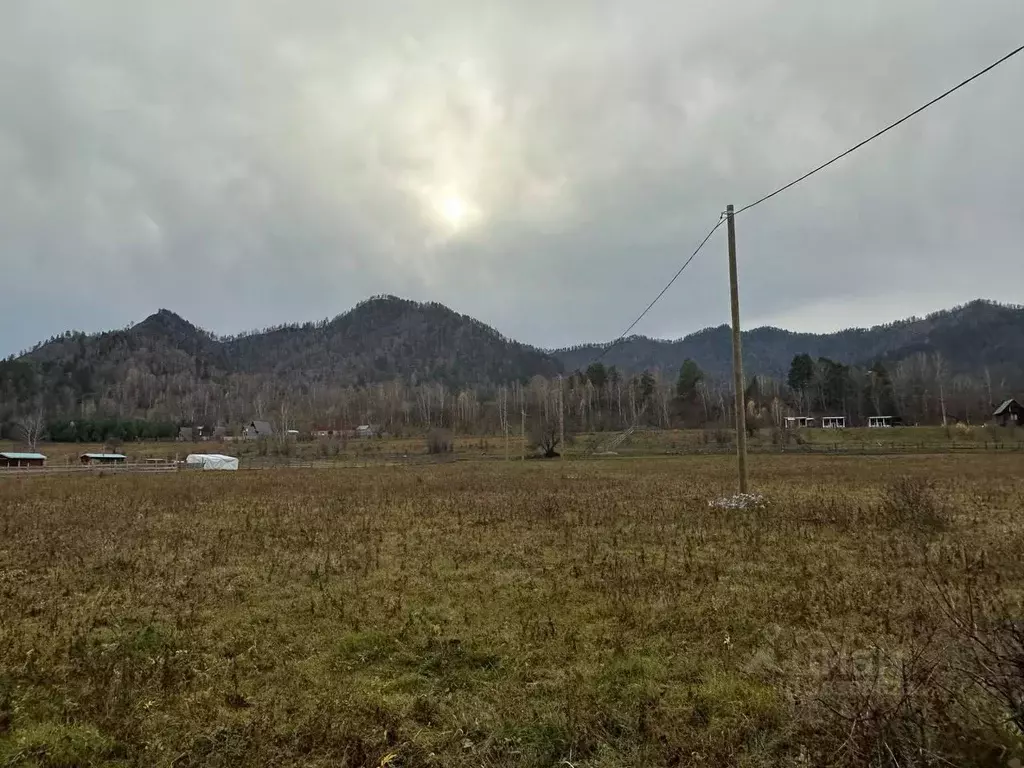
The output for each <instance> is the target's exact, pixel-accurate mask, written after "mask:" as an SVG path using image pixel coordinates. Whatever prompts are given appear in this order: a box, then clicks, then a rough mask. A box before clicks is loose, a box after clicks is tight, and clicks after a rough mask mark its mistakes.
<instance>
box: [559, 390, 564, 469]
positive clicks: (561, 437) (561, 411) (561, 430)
mask: <svg viewBox="0 0 1024 768" xmlns="http://www.w3.org/2000/svg"><path fill="white" fill-rule="evenodd" d="M562 389H563V387H562V374H558V444H559V445H560V446H561V447H562V450H561V452H560V453H559V456H561V457H562V458H563V459H564V458H565V401H564V400H563V399H562Z"/></svg>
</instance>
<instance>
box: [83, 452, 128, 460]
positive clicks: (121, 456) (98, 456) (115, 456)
mask: <svg viewBox="0 0 1024 768" xmlns="http://www.w3.org/2000/svg"><path fill="white" fill-rule="evenodd" d="M82 456H84V457H85V458H87V459H126V458H128V457H127V456H125V455H124V454H123V453H83V454H82Z"/></svg>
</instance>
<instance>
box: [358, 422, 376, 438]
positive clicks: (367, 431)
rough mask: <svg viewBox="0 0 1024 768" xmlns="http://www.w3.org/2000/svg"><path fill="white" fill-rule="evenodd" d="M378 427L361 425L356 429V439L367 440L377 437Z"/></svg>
mask: <svg viewBox="0 0 1024 768" xmlns="http://www.w3.org/2000/svg"><path fill="white" fill-rule="evenodd" d="M377 431H378V430H377V427H375V426H373V425H371V424H360V425H359V426H358V427H356V437H359V438H367V437H376V436H377Z"/></svg>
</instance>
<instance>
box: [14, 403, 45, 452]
mask: <svg viewBox="0 0 1024 768" xmlns="http://www.w3.org/2000/svg"><path fill="white" fill-rule="evenodd" d="M14 428H15V435H16V436H17V438H18V440H20V441H21V442H23V443H24V444H25V445H26V446H28V449H29V450H30V451H36V450H38V449H39V441H40V440H42V438H43V431H44V430H45V429H46V420H45V419H44V418H43V410H42V409H41V408H40V409H39V410H37V411H35V412H33V413H30V414H28V415H26V416H22V417H21V418H19V419H16V420H15V422H14Z"/></svg>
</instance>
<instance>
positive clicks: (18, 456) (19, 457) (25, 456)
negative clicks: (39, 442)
mask: <svg viewBox="0 0 1024 768" xmlns="http://www.w3.org/2000/svg"><path fill="white" fill-rule="evenodd" d="M0 459H12V460H14V461H26V460H30V459H31V460H35V461H38V460H40V459H43V460H44V461H45V460H46V457H45V456H43V454H41V453H19V452H17V451H4V452H3V453H0Z"/></svg>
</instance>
